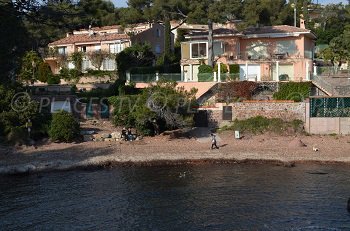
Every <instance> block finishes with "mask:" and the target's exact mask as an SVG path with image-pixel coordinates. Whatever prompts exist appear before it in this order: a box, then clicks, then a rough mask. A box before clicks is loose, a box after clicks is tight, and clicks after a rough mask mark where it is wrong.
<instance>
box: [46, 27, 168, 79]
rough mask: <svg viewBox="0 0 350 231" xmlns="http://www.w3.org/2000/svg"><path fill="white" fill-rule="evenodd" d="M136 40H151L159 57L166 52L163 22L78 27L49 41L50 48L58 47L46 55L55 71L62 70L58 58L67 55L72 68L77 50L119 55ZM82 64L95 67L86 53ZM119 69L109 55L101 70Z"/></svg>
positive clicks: (151, 44) (85, 66) (47, 60)
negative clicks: (52, 52) (53, 52)
mask: <svg viewBox="0 0 350 231" xmlns="http://www.w3.org/2000/svg"><path fill="white" fill-rule="evenodd" d="M136 43H141V44H143V43H148V44H149V45H150V46H151V49H152V52H153V53H154V54H155V55H156V56H160V55H161V54H162V53H163V52H164V25H162V24H159V23H144V24H136V25H131V26H129V27H126V28H123V27H121V26H119V25H114V26H105V27H93V28H89V29H82V30H76V31H73V32H72V33H68V34H67V35H66V37H65V38H62V39H59V40H57V41H54V42H52V43H50V44H49V49H50V50H55V54H54V55H53V54H50V53H49V54H48V56H47V57H46V58H45V62H46V63H48V64H49V65H50V67H51V70H52V71H53V73H55V74H57V73H59V71H60V69H61V67H60V63H59V57H62V56H64V57H66V58H67V59H68V64H67V67H68V68H69V69H73V68H74V64H73V62H71V61H70V60H69V58H70V56H71V55H72V54H73V53H75V52H83V54H85V53H86V54H88V53H89V52H94V51H105V52H107V53H109V54H118V53H119V52H121V51H123V50H124V49H125V48H127V47H130V46H132V45H133V44H136ZM82 66H83V67H82V69H83V71H85V70H88V69H96V68H95V67H94V66H93V65H92V64H91V61H90V60H89V59H88V57H87V56H84V58H83V63H82ZM116 69H117V66H116V61H115V57H114V56H113V55H111V57H110V58H106V59H105V60H104V61H103V64H102V66H101V70H105V71H114V70H116Z"/></svg>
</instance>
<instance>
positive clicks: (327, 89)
mask: <svg viewBox="0 0 350 231" xmlns="http://www.w3.org/2000/svg"><path fill="white" fill-rule="evenodd" d="M311 81H312V83H313V84H314V85H315V86H316V87H317V88H319V89H320V90H321V91H323V92H324V93H326V94H327V95H328V96H334V95H335V89H334V87H333V85H332V84H330V83H329V82H327V81H326V80H324V79H323V78H322V77H321V76H317V75H314V76H312V79H311Z"/></svg>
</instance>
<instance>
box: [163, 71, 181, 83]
mask: <svg viewBox="0 0 350 231" xmlns="http://www.w3.org/2000/svg"><path fill="white" fill-rule="evenodd" d="M159 79H165V80H172V81H177V82H180V81H181V73H159Z"/></svg>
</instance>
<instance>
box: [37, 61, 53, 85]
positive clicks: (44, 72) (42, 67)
mask: <svg viewBox="0 0 350 231" xmlns="http://www.w3.org/2000/svg"><path fill="white" fill-rule="evenodd" d="M51 75H52V72H51V69H50V66H49V64H47V63H44V62H41V63H40V64H39V68H38V80H39V81H40V82H43V83H46V82H47V80H48V79H49V77H50V76H51Z"/></svg>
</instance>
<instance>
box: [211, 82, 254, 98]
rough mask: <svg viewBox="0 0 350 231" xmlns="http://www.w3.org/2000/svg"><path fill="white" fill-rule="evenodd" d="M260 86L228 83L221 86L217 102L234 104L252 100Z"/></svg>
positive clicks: (249, 83)
mask: <svg viewBox="0 0 350 231" xmlns="http://www.w3.org/2000/svg"><path fill="white" fill-rule="evenodd" d="M257 87H258V84H257V83H256V82H250V81H242V82H227V83H222V84H220V87H219V91H218V94H217V102H225V103H232V102H235V101H240V100H250V99H251V98H252V97H253V95H254V93H255V91H256V89H257Z"/></svg>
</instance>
